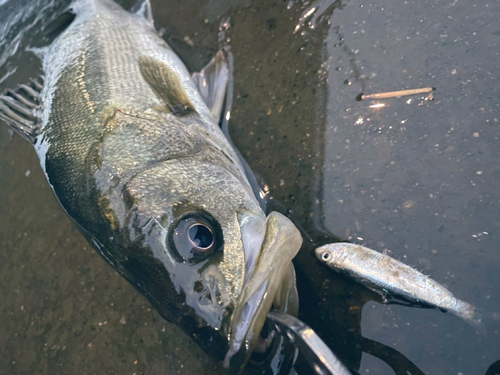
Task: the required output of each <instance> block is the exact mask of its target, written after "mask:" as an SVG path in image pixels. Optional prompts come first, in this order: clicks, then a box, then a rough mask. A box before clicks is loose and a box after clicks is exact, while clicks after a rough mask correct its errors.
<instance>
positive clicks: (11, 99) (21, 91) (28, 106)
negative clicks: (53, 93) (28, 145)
mask: <svg viewBox="0 0 500 375" xmlns="http://www.w3.org/2000/svg"><path fill="white" fill-rule="evenodd" d="M42 84H43V78H39V79H36V80H35V79H32V80H31V82H30V83H29V84H27V85H24V84H23V85H19V86H18V87H17V89H16V90H7V91H6V92H5V93H4V94H2V95H0V120H3V121H5V122H6V123H7V125H9V126H10V127H11V128H12V129H14V130H15V131H16V132H18V133H19V134H20V135H21V136H22V137H23V138H26V139H27V140H28V141H30V142H34V140H35V137H36V136H37V123H38V119H37V117H36V115H35V110H36V108H37V107H38V106H39V104H40V102H39V97H40V91H41V90H42Z"/></svg>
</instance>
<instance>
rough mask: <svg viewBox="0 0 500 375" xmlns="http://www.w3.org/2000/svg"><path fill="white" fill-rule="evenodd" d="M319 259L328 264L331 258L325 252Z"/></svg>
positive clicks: (328, 253) (330, 255) (329, 254)
mask: <svg viewBox="0 0 500 375" xmlns="http://www.w3.org/2000/svg"><path fill="white" fill-rule="evenodd" d="M321 257H322V258H323V260H324V261H325V262H328V261H329V260H330V258H331V257H332V254H331V253H330V252H329V251H327V252H325V253H323V255H322V256H321Z"/></svg>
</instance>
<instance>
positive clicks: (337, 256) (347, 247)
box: [314, 242, 353, 267]
mask: <svg viewBox="0 0 500 375" xmlns="http://www.w3.org/2000/svg"><path fill="white" fill-rule="evenodd" d="M352 247H353V245H352V244H350V243H346V242H336V243H330V244H326V245H323V246H320V247H318V248H316V249H315V250H314V252H315V254H316V257H317V258H318V259H319V260H320V261H321V262H322V263H325V264H329V265H334V266H335V267H341V266H342V263H343V262H342V259H343V257H344V255H345V253H346V252H347V253H349V252H352Z"/></svg>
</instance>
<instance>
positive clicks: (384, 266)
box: [315, 242, 481, 328]
mask: <svg viewBox="0 0 500 375" xmlns="http://www.w3.org/2000/svg"><path fill="white" fill-rule="evenodd" d="M315 252H316V256H317V257H318V259H319V260H320V261H321V262H323V263H325V264H327V265H328V266H329V267H330V268H332V269H333V270H335V271H338V272H340V273H344V274H347V275H348V276H350V277H352V278H353V279H355V280H356V281H358V282H360V283H361V284H363V285H365V286H366V287H368V288H369V289H371V290H373V291H375V292H377V293H380V294H382V295H389V296H393V297H396V298H401V299H402V300H404V301H407V302H410V303H413V304H417V305H421V306H428V307H437V308H439V309H441V310H445V311H450V312H452V313H454V314H455V315H457V316H459V317H461V318H463V319H465V320H466V321H467V322H469V323H471V324H472V325H473V326H475V327H476V328H481V327H480V326H479V324H480V323H481V319H480V318H479V317H478V315H477V312H476V309H475V308H474V306H472V305H470V304H469V303H467V302H464V301H461V300H459V299H457V298H456V297H455V296H454V295H453V294H452V293H451V292H450V291H449V290H448V289H446V288H445V287H443V286H442V285H440V284H438V283H437V282H436V281H434V280H433V279H431V278H430V277H429V276H426V275H424V274H422V273H420V272H418V271H417V270H416V269H414V268H411V267H410V266H407V265H406V264H403V263H401V262H399V261H397V260H395V259H393V258H391V257H390V256H387V255H385V254H382V253H379V252H377V251H375V250H372V249H369V248H367V247H364V246H360V245H355V244H350V243H341V242H339V243H334V244H328V245H324V246H321V247H319V248H317V249H316V250H315Z"/></svg>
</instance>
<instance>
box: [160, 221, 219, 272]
mask: <svg viewBox="0 0 500 375" xmlns="http://www.w3.org/2000/svg"><path fill="white" fill-rule="evenodd" d="M170 233H171V235H170V236H169V237H170V244H171V245H173V246H171V248H172V247H173V249H172V250H174V252H175V255H177V256H178V257H180V258H182V260H184V261H186V262H190V263H197V262H199V261H201V260H204V259H206V258H208V257H209V256H210V255H212V254H213V253H214V252H215V251H217V250H218V249H220V248H222V231H221V229H220V225H219V224H218V223H217V221H216V220H215V219H214V218H213V217H212V216H210V215H208V214H207V213H203V214H199V213H188V214H186V215H184V216H182V217H181V218H180V219H179V220H177V221H176V222H174V225H173V228H172V229H171V231H170Z"/></svg>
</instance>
